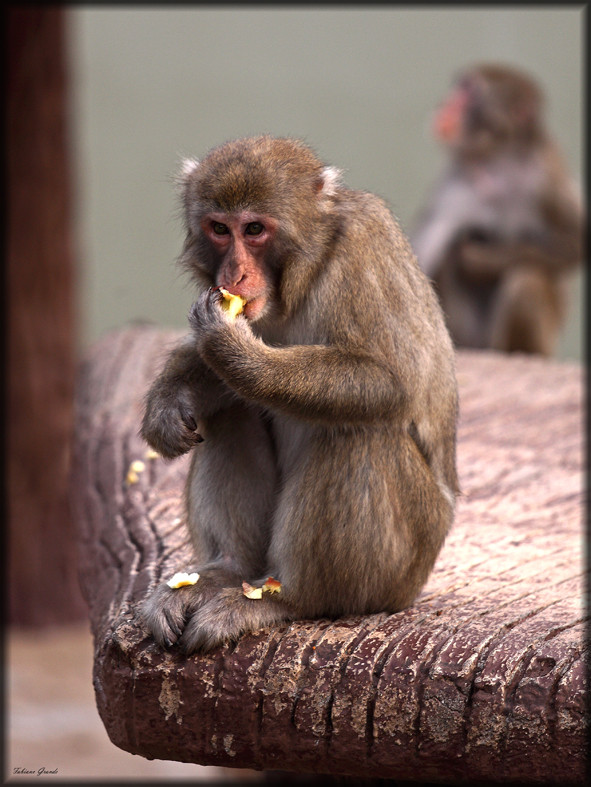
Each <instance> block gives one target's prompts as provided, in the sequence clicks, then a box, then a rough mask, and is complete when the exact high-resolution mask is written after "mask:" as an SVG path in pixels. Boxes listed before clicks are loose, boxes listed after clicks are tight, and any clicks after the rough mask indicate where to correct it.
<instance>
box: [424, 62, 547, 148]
mask: <svg viewBox="0 0 591 787" xmlns="http://www.w3.org/2000/svg"><path fill="white" fill-rule="evenodd" d="M540 101H541V97H540V93H539V91H538V89H537V86H536V85H535V83H533V81H532V80H531V79H530V78H528V77H527V75H524V74H521V73H520V72H516V71H515V70H513V69H509V68H506V67H502V66H495V65H482V66H479V67H474V68H472V69H470V70H468V71H467V72H466V73H464V74H463V75H462V76H461V77H460V78H459V79H458V80H457V82H456V84H455V86H454V87H453V89H452V91H451V92H450V94H449V96H448V98H447V99H446V101H445V102H444V103H443V104H442V106H441V107H440V109H439V110H438V111H437V113H436V115H435V122H434V133H435V136H436V137H437V138H438V139H439V140H440V141H442V142H443V143H444V144H446V145H447V146H448V147H450V148H451V149H454V150H457V151H459V152H464V153H469V152H472V153H477V154H478V153H480V154H487V153H492V152H496V150H497V149H498V148H499V146H500V145H504V144H508V143H513V142H519V141H521V140H526V139H529V138H531V136H532V134H535V133H536V131H537V128H538V124H539V111H540Z"/></svg>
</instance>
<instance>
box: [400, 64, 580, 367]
mask: <svg viewBox="0 0 591 787" xmlns="http://www.w3.org/2000/svg"><path fill="white" fill-rule="evenodd" d="M542 103H543V97H542V93H541V90H540V88H539V86H538V85H537V84H536V82H535V81H534V80H533V79H532V78H531V77H530V76H529V75H527V74H525V73H523V72H521V71H519V70H517V69H514V68H510V67H508V66H502V65H494V64H483V65H477V66H473V67H470V68H467V69H466V70H465V71H464V72H463V73H462V74H460V76H459V77H458V79H457V80H456V82H455V84H454V87H453V89H452V91H451V94H450V95H449V97H448V98H447V100H446V101H445V102H444V104H443V106H442V107H441V108H440V109H439V111H438V112H437V114H436V117H435V124H434V131H435V135H436V137H437V138H438V139H439V140H440V141H441V142H442V143H443V144H444V145H445V148H446V151H447V153H448V156H449V166H448V168H447V169H446V171H445V173H444V174H443V176H442V177H441V179H440V180H439V182H438V183H437V185H436V186H435V188H434V189H433V191H432V193H431V195H430V197H429V200H428V202H427V205H426V207H425V208H424V210H423V211H422V213H421V215H420V216H419V219H418V222H417V226H416V228H415V230H414V232H413V233H412V234H411V241H412V245H413V248H414V250H415V252H416V254H417V257H418V260H419V263H420V265H421V267H422V268H423V270H424V271H425V272H426V273H427V275H428V276H429V277H431V279H432V280H433V282H434V284H435V287H436V289H437V292H438V295H439V298H440V301H441V304H442V307H443V310H444V313H445V316H446V319H447V324H448V327H449V330H450V332H451V335H452V338H453V339H454V341H455V342H456V344H457V345H458V346H463V347H474V348H480V349H483V348H491V349H495V350H500V351H505V352H528V353H540V354H543V355H551V354H552V353H553V351H554V348H555V345H556V341H557V339H558V336H559V333H560V330H561V328H562V326H563V324H564V321H565V316H566V307H567V291H568V286H569V283H570V279H571V275H572V273H573V271H574V270H575V269H576V268H577V266H578V265H579V264H580V262H581V260H582V257H583V248H582V244H583V224H584V217H583V208H582V204H581V199H580V196H579V194H578V193H577V191H576V189H575V188H574V186H573V184H572V183H571V181H570V178H569V176H568V174H567V171H566V168H565V165H564V163H563V161H562V159H561V157H560V155H559V152H558V149H557V147H556V144H555V143H554V142H553V140H552V139H551V138H550V137H549V135H548V133H547V131H546V128H545V124H544V120H543V116H542Z"/></svg>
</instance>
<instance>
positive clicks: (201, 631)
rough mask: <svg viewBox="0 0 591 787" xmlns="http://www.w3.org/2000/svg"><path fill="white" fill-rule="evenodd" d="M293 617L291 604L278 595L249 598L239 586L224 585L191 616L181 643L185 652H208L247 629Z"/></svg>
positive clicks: (263, 626) (273, 623)
mask: <svg viewBox="0 0 591 787" xmlns="http://www.w3.org/2000/svg"><path fill="white" fill-rule="evenodd" d="M293 617H294V615H293V612H292V611H291V610H290V609H289V607H288V606H287V605H286V604H285V603H284V602H282V601H279V600H277V599H276V598H270V597H269V596H267V597H265V596H263V598H261V599H249V598H246V596H245V595H244V593H243V591H242V590H241V589H239V588H234V587H231V588H224V589H223V590H222V591H220V592H219V593H218V594H217V595H216V596H215V597H214V598H212V599H211V600H210V601H208V602H207V603H206V604H203V605H202V606H201V607H200V608H199V609H197V610H195V612H194V613H193V614H192V615H191V617H190V619H189V620H188V621H187V624H186V626H185V629H184V631H183V633H182V636H181V637H180V639H179V645H180V647H181V648H182V650H183V651H184V652H185V653H194V652H195V651H197V650H203V651H207V650H211V649H212V648H214V647H216V646H217V645H221V644H223V643H224V642H226V641H234V640H236V639H238V637H240V636H241V635H242V634H244V633H245V632H247V631H256V630H257V629H261V628H266V627H268V626H273V625H277V624H278V623H282V622H284V621H287V620H291V619H293Z"/></svg>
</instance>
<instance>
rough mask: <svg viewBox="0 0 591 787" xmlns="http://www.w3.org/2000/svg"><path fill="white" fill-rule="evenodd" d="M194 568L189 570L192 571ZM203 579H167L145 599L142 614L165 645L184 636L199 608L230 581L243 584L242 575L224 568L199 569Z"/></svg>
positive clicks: (169, 644) (198, 571)
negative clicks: (175, 582)
mask: <svg viewBox="0 0 591 787" xmlns="http://www.w3.org/2000/svg"><path fill="white" fill-rule="evenodd" d="M192 571H193V569H189V571H188V573H189V574H190V573H191V572H192ZM197 573H198V574H199V579H198V580H197V581H196V582H195V583H194V584H190V585H182V586H180V587H172V588H171V587H170V586H169V585H168V583H167V582H163V583H162V584H160V585H158V587H157V588H156V589H155V590H154V591H153V592H152V593H151V594H150V595H149V596H148V597H147V598H146V599H145V600H144V601H143V602H142V604H141V606H140V608H139V614H140V617H141V618H142V620H143V621H144V623H145V624H146V625H147V627H148V628H149V629H150V632H151V633H152V635H153V637H154V639H155V640H156V642H157V643H158V644H159V645H160V646H161V647H167V648H169V647H171V646H172V645H174V644H175V643H176V642H177V641H178V640H179V639H180V638H181V636H182V634H183V631H184V630H185V627H186V625H187V622H188V621H189V620H191V618H192V616H193V615H194V614H195V613H196V611H197V610H198V609H199V608H200V607H201V606H203V605H204V604H207V603H208V602H210V601H211V600H212V599H214V598H215V596H217V595H218V594H219V593H220V591H221V590H222V588H224V587H225V586H227V585H229V584H236V585H239V584H240V578H239V576H238V574H235V573H234V572H232V571H230V570H227V569H224V568H221V567H213V568H205V569H199V568H198V569H197Z"/></svg>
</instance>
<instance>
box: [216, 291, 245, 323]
mask: <svg viewBox="0 0 591 787" xmlns="http://www.w3.org/2000/svg"><path fill="white" fill-rule="evenodd" d="M219 290H220V293H221V294H222V298H223V301H222V309H223V310H224V311H226V312H228V314H229V315H230V317H237V316H238V315H239V314H240V313H241V312H242V310H243V309H244V305H245V304H246V300H245V299H244V298H243V297H242V296H241V295H232V293H231V292H228V290H225V289H224V288H223V287H220V288H219Z"/></svg>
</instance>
